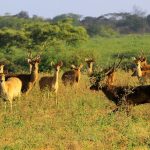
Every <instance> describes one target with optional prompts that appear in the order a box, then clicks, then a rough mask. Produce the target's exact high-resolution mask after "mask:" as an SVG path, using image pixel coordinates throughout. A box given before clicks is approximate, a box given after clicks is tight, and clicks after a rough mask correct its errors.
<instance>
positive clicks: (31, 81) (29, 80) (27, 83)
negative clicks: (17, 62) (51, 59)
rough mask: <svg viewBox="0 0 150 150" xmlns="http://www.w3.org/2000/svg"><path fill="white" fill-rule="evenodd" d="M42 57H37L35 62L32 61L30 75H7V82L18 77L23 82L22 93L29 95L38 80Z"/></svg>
mask: <svg viewBox="0 0 150 150" xmlns="http://www.w3.org/2000/svg"><path fill="white" fill-rule="evenodd" d="M39 63H40V57H39V56H37V57H36V58H34V59H33V60H31V61H30V65H31V66H32V70H31V73H30V74H15V75H11V74H8V75H6V80H7V79H8V78H10V77H17V78H19V79H20V80H21V82H22V89H21V91H22V93H25V94H28V93H29V92H30V91H31V89H32V88H33V87H34V85H35V83H36V81H37V80H38V69H39Z"/></svg>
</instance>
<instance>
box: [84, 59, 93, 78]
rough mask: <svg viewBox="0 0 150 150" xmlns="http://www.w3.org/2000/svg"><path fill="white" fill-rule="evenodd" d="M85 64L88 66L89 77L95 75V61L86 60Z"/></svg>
mask: <svg viewBox="0 0 150 150" xmlns="http://www.w3.org/2000/svg"><path fill="white" fill-rule="evenodd" d="M85 62H86V63H87V65H88V69H87V73H88V76H91V75H92V73H93V63H94V60H93V59H87V58H86V59H85Z"/></svg>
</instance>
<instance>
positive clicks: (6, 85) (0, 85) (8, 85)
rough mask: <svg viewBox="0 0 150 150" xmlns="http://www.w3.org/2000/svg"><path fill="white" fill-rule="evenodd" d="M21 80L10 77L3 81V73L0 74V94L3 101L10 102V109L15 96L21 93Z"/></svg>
mask: <svg viewBox="0 0 150 150" xmlns="http://www.w3.org/2000/svg"><path fill="white" fill-rule="evenodd" d="M21 88H22V82H21V80H20V79H19V78H16V77H10V78H9V79H8V80H7V81H5V74H3V73H1V74H0V89H1V91H0V95H1V97H2V98H3V99H4V101H5V108H6V101H7V100H8V101H9V102H10V107H11V111H12V102H13V99H14V98H15V97H20V95H21Z"/></svg>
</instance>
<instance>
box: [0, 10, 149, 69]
mask: <svg viewBox="0 0 150 150" xmlns="http://www.w3.org/2000/svg"><path fill="white" fill-rule="evenodd" d="M149 32H150V15H145V14H144V13H143V12H142V11H136V12H135V13H109V14H104V15H101V16H99V17H90V16H89V17H88V16H87V17H84V18H83V17H82V16H81V15H78V14H73V13H69V14H61V15H58V16H56V17H54V18H52V19H51V18H42V17H39V16H37V15H33V16H32V17H30V16H29V15H28V12H26V11H21V12H19V13H18V14H16V15H10V14H9V13H6V14H5V15H4V16H0V45H1V47H0V58H1V61H4V62H5V63H6V64H8V65H9V66H8V67H9V68H12V71H14V70H15V71H18V70H24V68H26V69H27V68H28V66H27V64H26V63H25V61H26V60H25V59H24V58H25V56H26V57H27V53H28V52H29V51H32V52H33V53H40V54H42V55H43V56H42V58H43V60H42V62H41V66H40V69H41V70H42V71H45V70H48V68H49V64H50V58H49V57H50V56H51V59H53V60H55V61H57V60H58V59H60V58H61V59H64V62H65V63H64V64H65V65H66V66H67V64H70V63H74V62H76V63H77V59H76V58H77V57H78V56H77V55H76V54H75V53H74V52H73V50H75V49H77V48H78V47H79V46H80V44H81V43H83V42H85V41H87V40H88V39H89V37H93V36H103V37H112V36H115V37H116V36H118V35H122V34H130V33H137V34H139V33H140V34H143V33H149ZM67 49H68V51H67ZM70 51H72V53H71V52H70ZM65 52H66V53H67V54H66V53H65ZM72 56H76V57H72ZM70 57H71V58H72V59H71V60H68V58H70ZM71 61H72V62H71ZM16 64H17V67H16ZM10 66H11V67H10ZM22 66H23V68H22Z"/></svg>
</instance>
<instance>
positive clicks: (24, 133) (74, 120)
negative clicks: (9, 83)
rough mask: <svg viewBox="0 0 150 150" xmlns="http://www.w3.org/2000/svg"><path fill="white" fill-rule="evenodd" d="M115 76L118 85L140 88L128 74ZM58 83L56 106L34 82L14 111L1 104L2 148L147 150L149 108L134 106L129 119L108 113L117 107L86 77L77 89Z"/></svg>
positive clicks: (149, 123) (51, 98) (149, 126)
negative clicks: (31, 88) (97, 90)
mask: <svg viewBox="0 0 150 150" xmlns="http://www.w3.org/2000/svg"><path fill="white" fill-rule="evenodd" d="M116 74H117V76H118V77H117V78H116V81H115V83H116V84H121V85H126V84H127V81H128V83H129V84H131V85H132V84H135V83H136V84H138V83H137V80H136V79H134V78H133V79H131V78H130V80H129V77H130V75H131V74H130V73H125V72H123V71H119V72H117V73H116ZM123 74H124V81H122V77H121V75H123ZM60 76H61V75H60ZM119 81H120V82H119ZM59 83H60V87H59V93H58V103H59V104H58V106H56V105H55V97H54V95H53V94H50V97H49V98H47V97H46V96H47V91H45V93H41V92H40V91H39V87H38V84H37V85H36V87H35V88H34V89H33V90H32V92H30V93H29V95H28V96H24V95H23V96H22V98H21V100H20V101H17V100H16V101H14V103H13V112H12V113H10V112H9V108H7V110H6V111H5V109H4V103H3V102H2V101H1V103H0V109H1V112H0V137H1V138H0V149H6V150H7V149H8V150H10V149H18V150H20V149H76V150H79V149H85V150H86V149H114V150H116V149H125V150H126V149H131V150H132V149H140V150H141V149H144V150H145V149H147V150H148V149H149V148H150V122H149V120H150V112H149V104H145V105H139V106H135V107H134V108H133V109H132V111H131V115H130V116H127V115H126V113H124V112H118V113H116V114H111V115H110V112H111V111H112V110H113V109H114V108H115V104H114V103H113V102H112V101H110V100H108V99H107V98H106V97H105V96H104V94H103V93H102V92H101V91H100V92H93V91H90V90H89V88H88V85H89V80H88V77H87V76H86V75H82V76H81V82H80V83H79V85H78V88H77V89H76V87H64V86H63V85H62V83H61V80H59ZM43 95H45V96H43Z"/></svg>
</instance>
